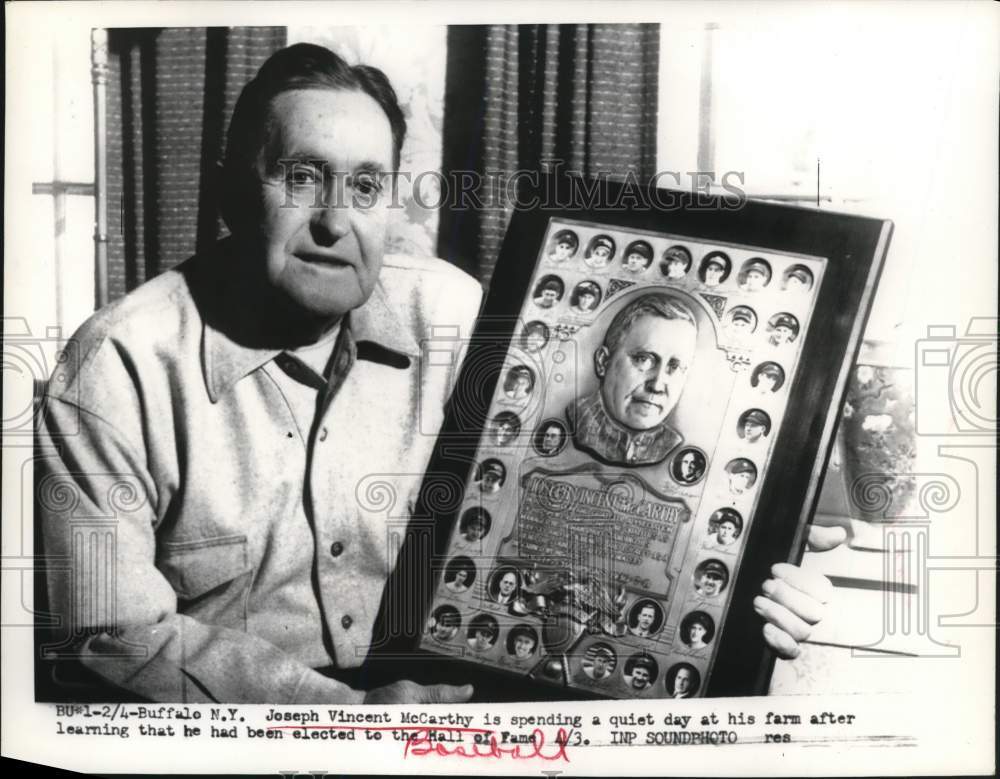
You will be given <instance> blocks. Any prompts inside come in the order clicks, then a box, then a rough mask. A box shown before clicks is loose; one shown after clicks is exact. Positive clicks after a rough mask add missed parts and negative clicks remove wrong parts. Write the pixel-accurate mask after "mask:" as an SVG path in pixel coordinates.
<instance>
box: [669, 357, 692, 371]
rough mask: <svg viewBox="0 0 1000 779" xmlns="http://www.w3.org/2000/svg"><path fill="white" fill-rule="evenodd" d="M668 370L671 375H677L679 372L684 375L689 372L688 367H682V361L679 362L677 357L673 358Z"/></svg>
mask: <svg viewBox="0 0 1000 779" xmlns="http://www.w3.org/2000/svg"><path fill="white" fill-rule="evenodd" d="M667 370H668V371H669V372H670V373H677V372H678V371H680V372H681V373H683V372H684V371H686V370H687V366H686V365H681V361H680V360H678V359H677V358H676V357H672V358H671V359H670V360H669V361H668V362H667Z"/></svg>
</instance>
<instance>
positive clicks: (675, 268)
mask: <svg viewBox="0 0 1000 779" xmlns="http://www.w3.org/2000/svg"><path fill="white" fill-rule="evenodd" d="M684 265H685V262H684V260H681V259H672V260H670V261H669V262H668V263H667V275H668V276H669V277H670V278H672V279H679V278H680V277H681V276H683V275H684Z"/></svg>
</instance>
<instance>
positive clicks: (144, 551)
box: [39, 44, 480, 703]
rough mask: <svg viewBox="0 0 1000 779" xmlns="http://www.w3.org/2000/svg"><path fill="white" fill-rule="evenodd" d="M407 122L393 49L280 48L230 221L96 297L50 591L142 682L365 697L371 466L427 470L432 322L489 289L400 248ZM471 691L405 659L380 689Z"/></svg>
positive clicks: (244, 97) (375, 696) (372, 605)
mask: <svg viewBox="0 0 1000 779" xmlns="http://www.w3.org/2000/svg"><path fill="white" fill-rule="evenodd" d="M404 133H405V121H404V119H403V114H402V111H401V110H400V108H399V105H398V104H397V101H396V96H395V93H394V92H393V90H392V87H391V86H390V85H389V83H388V81H387V80H386V78H385V76H384V75H383V74H382V73H381V72H380V71H378V70H375V69H373V68H368V67H364V66H358V67H349V66H348V65H347V64H346V63H345V62H344V61H343V60H341V59H340V58H339V57H337V56H336V55H335V54H333V53H332V52H330V51H328V50H326V49H323V48H321V47H318V46H311V45H308V44H299V45H296V46H292V47H290V48H288V49H285V50H283V51H281V52H278V53H277V54H275V55H274V56H273V57H272V58H271V59H270V60H268V62H267V63H265V65H264V66H263V67H262V68H261V70H260V72H259V73H258V75H257V77H256V78H255V79H254V80H253V81H251V82H250V83H249V84H248V85H247V86H246V87H245V89H244V90H243V92H242V94H241V96H240V98H239V101H238V103H237V105H236V108H235V111H234V115H233V118H232V122H231V125H230V129H229V136H228V143H227V151H226V159H225V165H224V170H223V175H224V187H223V192H224V195H223V196H224V202H223V204H222V205H223V215H224V218H225V220H226V223H227V225H228V227H229V229H230V231H231V233H232V236H231V237H230V238H228V239H226V240H224V241H222V242H221V243H219V244H218V245H217V246H215V247H213V248H212V249H211V250H210V251H208V252H206V253H205V254H204V255H200V256H197V257H194V258H192V259H191V260H189V261H188V262H186V263H184V264H182V265H181V266H180V267H178V268H177V269H175V270H172V271H168V272H167V273H164V274H162V275H161V276H159V277H158V278H156V279H154V280H153V281H151V282H149V283H147V284H145V285H143V286H142V287H141V288H139V289H138V290H136V291H135V292H133V293H132V294H131V295H129V296H127V297H125V298H124V299H122V300H120V301H118V302H117V303H114V304H113V305H111V306H109V307H108V308H106V309H104V310H102V311H100V312H98V313H97V314H96V315H95V316H94V317H92V318H91V319H90V320H89V321H88V322H87V323H86V324H85V325H84V326H83V327H82V328H81V330H80V331H79V332H78V333H77V335H76V339H77V341H78V343H79V348H80V355H81V359H80V363H79V365H78V366H77V367H76V368H75V369H71V370H68V371H65V372H62V373H61V374H60V377H59V379H58V380H54V381H53V382H51V383H50V385H49V388H48V391H47V397H46V405H45V408H46V413H45V419H44V424H43V429H42V430H41V433H40V442H39V443H40V447H41V452H42V454H43V459H41V460H40V461H39V470H40V477H39V493H40V494H39V506H40V514H41V516H40V521H41V523H42V529H43V533H44V541H45V551H46V554H47V555H49V556H50V557H52V556H54V557H57V558H59V557H61V558H65V559H68V560H70V561H71V564H72V566H73V571H72V573H73V576H72V577H71V576H69V575H66V574H63V573H60V572H59V571H55V570H53V571H52V572H51V573H50V576H49V578H50V582H49V585H50V586H49V589H50V593H51V600H52V608H53V610H54V611H55V612H56V613H58V614H60V615H62V616H63V617H65V618H67V619H68V620H69V621H70V623H71V627H72V629H73V632H74V635H75V638H76V645H75V648H74V654H75V655H76V656H77V657H78V658H79V660H80V661H81V662H82V663H83V665H84V666H86V667H87V668H89V669H91V670H92V671H94V672H95V673H96V674H97V675H98V676H100V677H102V678H103V679H104V680H106V681H107V682H109V683H110V684H111V685H113V686H115V687H118V688H123V689H124V691H125V694H131V695H135V696H139V697H144V698H150V699H154V700H163V701H190V702H196V701H253V702H269V703H334V702H339V703H351V702H361V701H363V700H365V699H366V693H365V691H363V690H355V689H352V688H351V686H349V685H348V683H345V682H346V681H350V673H349V672H348V671H347V670H346V669H350V668H351V667H353V666H358V665H359V664H360V663H361V661H362V660H363V659H364V656H365V653H366V651H367V649H368V647H369V645H370V642H371V631H372V626H373V623H374V621H375V618H376V615H377V613H378V609H379V601H380V598H381V597H382V592H383V588H384V585H385V581H386V577H387V575H388V573H389V572H390V571H391V569H392V568H393V567H394V565H395V562H396V561H395V558H394V554H395V553H394V551H393V550H394V549H395V548H396V547H395V546H394V545H393V544H392V543H391V542H390V537H389V534H388V529H387V528H386V525H385V509H384V507H381V508H380V507H377V506H372V505H369V504H368V503H366V502H365V501H364V500H360V499H359V497H358V496H359V495H362V490H360V489H359V485H363V483H364V481H365V479H366V478H370V475H371V474H382V476H379V478H380V479H383V480H388V481H389V482H391V489H392V491H393V493H394V494H395V495H396V499H397V501H398V502H397V504H396V505H397V506H403V507H405V506H406V505H407V501H409V500H412V499H413V498H414V496H415V495H416V493H417V491H418V489H419V484H420V480H421V478H422V474H423V471H424V470H425V468H426V464H427V461H428V460H429V457H430V454H431V450H432V447H433V443H434V437H433V436H428V435H426V434H425V433H424V431H425V430H427V429H434V428H435V427H436V426H437V425H438V424H440V421H441V419H442V418H443V405H444V402H445V400H446V397H447V395H448V392H449V389H450V386H451V383H452V382H453V380H454V367H453V366H452V367H447V366H444V367H439V366H437V365H429V364H425V363H423V362H421V360H420V347H419V344H420V342H421V341H422V340H423V339H427V338H430V337H431V335H432V328H433V327H434V326H435V325H438V324H441V323H447V324H449V325H459V326H460V327H461V329H462V332H463V333H469V332H470V329H471V325H472V322H473V320H474V318H475V315H476V312H477V309H478V305H479V299H480V289H479V285H478V284H477V283H476V282H475V281H474V280H473V279H471V278H469V277H467V276H465V275H464V274H463V273H461V272H460V271H458V270H456V269H455V268H454V267H452V266H450V265H448V264H446V263H444V262H441V261H436V260H423V259H419V260H418V259H412V258H407V257H393V256H387V257H384V256H383V255H384V248H385V235H386V223H387V217H388V204H389V202H390V201H391V181H390V182H387V179H388V178H390V177H389V174H390V173H391V172H392V171H393V170H395V169H396V167H397V166H398V162H399V156H400V148H401V145H402V142H403V136H404ZM386 474H392V475H386ZM53 494H65V495H69V494H72V495H73V500H72V501H71V502H70V503H69V504H67V503H60V502H59V501H55V500H51V499H49V497H48V496H49V495H53ZM123 496H124V497H123ZM94 517H97V518H102V519H103V521H104V524H103V525H101V526H100V527H98V528H97V530H94V531H91V530H88V527H92V526H93V521H92V520H90V519H88V518H94ZM107 518H112V519H113V521H110V522H109V521H108V519H107ZM98 534H99V535H100V538H101V539H102V540H101V542H100V544H105V542H106V543H107V546H102V545H99V544H98V543H97V541H96V539H97V536H98ZM109 535H110V540H106V539H108V537H109ZM105 540H106V541H105ZM105 549H107V550H108V552H107V554H104V553H103V550H105ZM88 550H89V551H88ZM77 582H83V583H84V585H83V587H85V588H84V589H78V588H77V584H76V583H77ZM91 583H100V584H91ZM105 584H106V586H107V589H105V590H100V589H93V588H96V587H99V586H104V585H105ZM86 587H91V589H86ZM103 604H108V606H107V608H103ZM317 669H322V670H323V672H320V670H317ZM338 676H340V677H341V679H343V680H344V681H340V680H338V679H337V678H336V677H338ZM470 694H471V688H465V687H463V688H452V687H445V686H432V687H420V686H418V685H416V684H413V683H412V682H398V683H395V684H392V685H389V686H388V687H385V688H380V689H379V690H373V691H370V692H369V693H368V697H367V700H369V701H373V702H421V701H425V702H455V701H459V700H465V699H467V698H468V696H469V695H470Z"/></svg>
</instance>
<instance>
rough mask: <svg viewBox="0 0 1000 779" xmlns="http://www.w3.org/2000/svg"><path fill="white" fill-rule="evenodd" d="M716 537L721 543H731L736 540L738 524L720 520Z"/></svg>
mask: <svg viewBox="0 0 1000 779" xmlns="http://www.w3.org/2000/svg"><path fill="white" fill-rule="evenodd" d="M715 537H716V539H717V540H718V542H719V543H720V544H731V543H732V542H733V541H735V540H736V525H734V524H733V523H732V522H728V521H726V522H720V523H719V529H718V530H717V531H716V532H715Z"/></svg>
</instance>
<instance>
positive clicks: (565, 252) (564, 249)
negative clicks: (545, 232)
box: [552, 241, 573, 261]
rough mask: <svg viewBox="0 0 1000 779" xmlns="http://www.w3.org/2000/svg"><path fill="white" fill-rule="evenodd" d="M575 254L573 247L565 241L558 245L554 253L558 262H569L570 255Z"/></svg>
mask: <svg viewBox="0 0 1000 779" xmlns="http://www.w3.org/2000/svg"><path fill="white" fill-rule="evenodd" d="M572 252H573V247H572V246H571V245H570V244H568V243H566V242H565V241H560V242H559V243H557V244H556V250H555V251H554V252H553V253H552V254H553V256H554V257H555V258H556V259H557V260H560V261H562V260H567V259H569V255H570V254H571V253H572Z"/></svg>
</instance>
